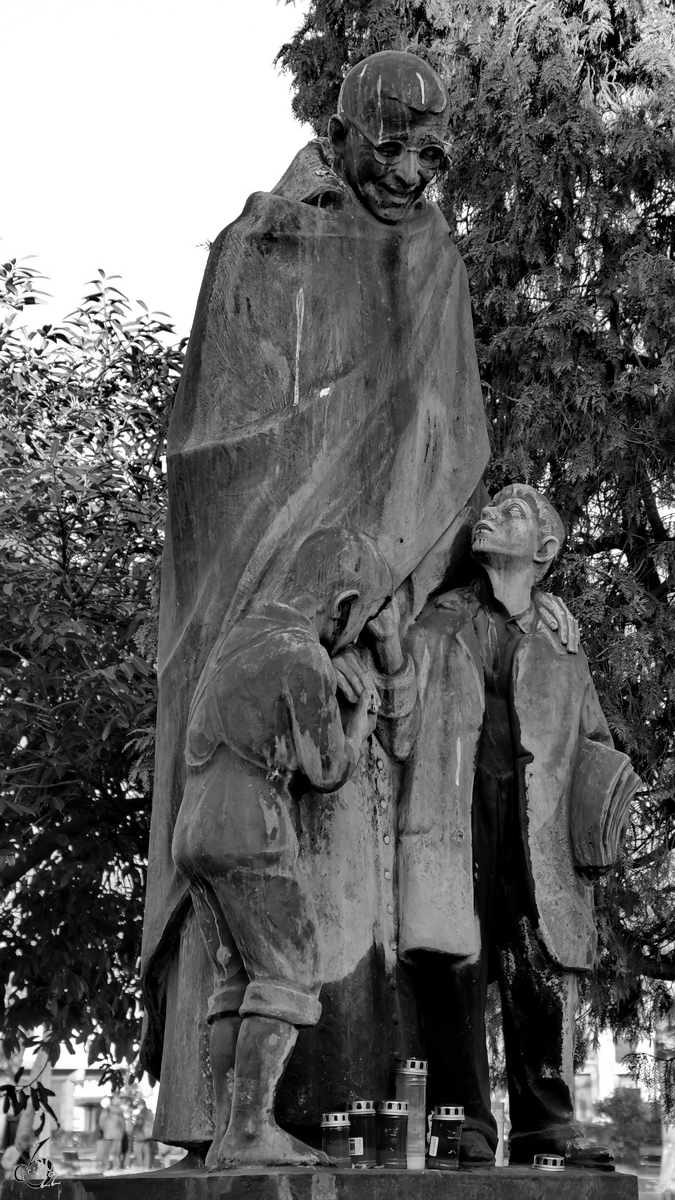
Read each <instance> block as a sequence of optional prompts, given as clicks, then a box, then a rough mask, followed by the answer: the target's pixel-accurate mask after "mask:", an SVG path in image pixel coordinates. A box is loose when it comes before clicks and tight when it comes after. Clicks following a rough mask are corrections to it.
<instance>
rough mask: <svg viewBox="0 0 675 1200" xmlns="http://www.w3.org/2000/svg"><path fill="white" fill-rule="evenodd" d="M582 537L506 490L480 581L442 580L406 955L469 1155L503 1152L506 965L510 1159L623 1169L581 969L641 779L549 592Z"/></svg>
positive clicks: (410, 863)
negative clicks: (594, 1126)
mask: <svg viewBox="0 0 675 1200" xmlns="http://www.w3.org/2000/svg"><path fill="white" fill-rule="evenodd" d="M563 536H564V535H563V526H562V522H561V521H560V518H559V516H558V514H557V513H556V511H555V509H554V508H553V506H552V505H551V503H550V502H549V501H548V500H547V498H546V497H545V496H544V495H542V494H541V493H539V492H537V491H535V490H534V488H532V487H529V486H528V485H527V484H512V485H510V486H509V487H506V488H503V489H502V491H500V492H499V494H498V495H497V496H495V498H494V500H493V501H492V503H491V504H490V505H488V506H487V507H485V508H484V509H483V511H482V513H481V515H480V519H479V520H478V522H477V523H476V525H475V526H474V529H473V534H472V542H471V548H472V554H473V557H474V559H475V560H476V562H477V563H478V564H480V567H481V568H482V570H481V573H480V577H479V578H478V579H477V580H476V582H475V583H474V584H473V585H472V586H471V587H468V588H463V589H457V590H454V591H450V592H447V593H445V594H443V595H441V596H439V598H438V599H437V600H436V601H435V602H434V603H432V604H431V605H430V606H429V608H428V609H427V611H426V612H425V613H424V614H423V615H422V617H421V618H420V619H419V620H418V621H417V623H416V624H415V625H414V626H413V627H412V630H411V632H410V634H409V636H408V642H407V645H408V649H409V650H410V651H411V652H412V655H413V658H414V660H415V663H416V665H417V673H418V679H419V689H420V699H421V725H420V729H419V735H418V737H417V742H416V746H415V750H414V754H413V756H412V758H411V759H410V761H409V765H408V773H407V778H406V780H405V783H404V787H403V794H402V799H401V808H400V842H399V858H398V866H399V877H400V936H399V952H400V954H401V955H402V956H403V957H404V958H405V959H406V960H407V961H408V962H409V963H410V964H411V966H412V974H413V977H414V979H415V988H416V992H417V995H418V998H419V1003H420V1006H421V1009H422V1013H423V1023H424V1035H425V1049H426V1053H427V1055H428V1058H429V1064H430V1066H429V1070H430V1075H429V1100H430V1102H431V1103H432V1104H433V1103H441V1104H442V1103H446V1104H447V1103H453V1104H463V1105H464V1109H465V1113H466V1120H465V1124H464V1129H463V1133H462V1145H461V1151H460V1162H461V1163H462V1164H463V1165H464V1166H479V1167H485V1166H489V1165H491V1164H493V1163H494V1150H495V1147H496V1144H497V1131H496V1125H495V1121H494V1118H493V1117H492V1114H491V1111H490V1086H489V1076H488V1058H487V1049H486V1032H485V1004H486V993H487V986H488V982H489V981H490V980H491V979H496V980H497V982H498V984H499V989H500V994H501V1001H502V1014H503V1029H504V1045H505V1052H506V1067H507V1075H508V1084H509V1099H510V1119H511V1126H512V1129H511V1137H510V1161H511V1162H512V1163H530V1164H531V1162H532V1159H533V1155H534V1154H536V1153H542V1152H546V1153H553V1154H561V1155H563V1156H564V1157H565V1159H566V1161H567V1162H568V1163H570V1164H575V1165H579V1166H584V1167H596V1168H604V1169H612V1167H613V1158H612V1156H611V1154H610V1153H609V1152H608V1151H607V1150H606V1149H605V1148H603V1147H602V1146H598V1145H595V1144H594V1143H591V1142H588V1141H586V1140H584V1138H583V1135H582V1133H581V1132H580V1131H579V1129H578V1128H577V1127H576V1126H575V1125H574V1103H573V1096H574V1090H573V1087H574V1076H573V1066H572V1060H573V1038H574V1008H575V999H576V975H577V973H578V972H582V971H588V970H589V969H590V968H591V967H592V965H593V962H594V958H595V952H596V945H597V934H596V929H595V925H594V920H593V891H592V887H591V886H590V883H589V880H590V879H592V878H593V877H594V876H596V875H597V874H598V873H601V872H603V871H606V870H608V869H609V867H610V866H611V864H612V862H613V861H614V858H615V857H616V851H617V847H618V840H619V836H620V832H621V830H622V828H623V826H624V825H625V821H626V820H627V815H628V804H629V801H630V798H631V797H632V795H633V794H634V792H635V789H636V787H637V786H638V783H639V780H638V779H637V776H635V775H634V773H633V772H632V770H631V768H630V763H629V762H628V759H627V758H626V756H625V755H623V754H620V753H619V752H618V751H616V750H614V748H613V743H612V738H611V735H610V732H609V729H608V727H607V722H606V721H605V718H604V716H603V714H602V710H601V708H600V704H599V701H598V697H597V694H596V691H595V687H594V685H593V681H592V679H591V675H590V671H589V668H588V663H587V661H586V658H585V655H584V653H583V650H581V649H579V648H578V647H577V646H576V645H575V644H574V643H573V642H572V641H571V640H570V641H568V644H567V646H565V645H563V644H562V643H561V640H560V638H559V636H558V634H557V632H554V631H553V630H552V628H551V625H550V622H549V619H548V613H547V611H546V610H545V609H543V608H542V601H543V597H542V594H541V593H540V592H538V590H537V587H536V585H537V583H538V582H539V581H540V579H541V578H542V577H543V575H544V574H545V573H546V571H547V570H548V568H549V567H550V565H551V563H552V562H553V560H554V558H555V557H556V555H557V553H558V551H559V549H560V547H561V544H562V541H563ZM415 719H417V717H415Z"/></svg>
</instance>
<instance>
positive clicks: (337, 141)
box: [328, 113, 348, 158]
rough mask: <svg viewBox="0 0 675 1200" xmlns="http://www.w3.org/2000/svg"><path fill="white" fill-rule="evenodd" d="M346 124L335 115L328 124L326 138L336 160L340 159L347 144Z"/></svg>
mask: <svg viewBox="0 0 675 1200" xmlns="http://www.w3.org/2000/svg"><path fill="white" fill-rule="evenodd" d="M347 132H348V130H347V122H346V121H343V119H342V117H339V116H338V115H337V113H335V114H334V115H333V116H332V117H331V118H330V120H329V122H328V138H329V141H330V144H331V146H332V147H333V153H334V155H335V157H336V158H342V156H343V154H344V152H345V146H346V144H347Z"/></svg>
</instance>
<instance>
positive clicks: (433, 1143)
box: [427, 1104, 464, 1171]
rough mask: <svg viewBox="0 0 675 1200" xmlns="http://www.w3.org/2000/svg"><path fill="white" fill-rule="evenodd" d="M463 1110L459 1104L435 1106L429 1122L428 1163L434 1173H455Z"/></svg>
mask: <svg viewBox="0 0 675 1200" xmlns="http://www.w3.org/2000/svg"><path fill="white" fill-rule="evenodd" d="M463 1122H464V1109H463V1108H462V1106H461V1104H437V1105H436V1108H435V1109H434V1115H433V1119H432V1122H431V1137H430V1138H429V1161H428V1163H427V1166H428V1167H430V1168H431V1169H432V1170H434V1171H456V1170H457V1169H458V1167H459V1144H460V1142H461V1140H462V1124H463Z"/></svg>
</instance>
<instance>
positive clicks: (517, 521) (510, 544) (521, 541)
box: [471, 483, 565, 583]
mask: <svg viewBox="0 0 675 1200" xmlns="http://www.w3.org/2000/svg"><path fill="white" fill-rule="evenodd" d="M564 540H565V530H564V527H563V523H562V521H561V520H560V517H559V516H558V513H557V512H556V510H555V508H554V507H553V505H552V504H551V501H550V500H549V499H548V497H546V496H545V495H544V494H543V493H542V492H538V491H537V490H536V488H533V487H531V486H530V484H528V483H510V484H508V486H507V487H504V488H502V489H501V491H500V492H498V493H497V495H496V496H495V497H494V498H493V500H492V501H491V503H490V504H486V506H485V508H484V509H483V511H482V512H481V514H480V518H479V520H478V521H477V523H476V524H475V525H474V528H473V534H472V538H471V549H472V552H473V556H474V558H476V559H477V560H478V562H483V563H489V562H490V561H492V560H494V559H495V557H497V558H501V559H502V560H504V559H508V560H509V561H510V562H512V563H513V565H514V567H515V566H516V564H517V562H519V561H520V562H522V561H523V560H524V561H526V562H527V563H528V564H531V565H532V567H533V571H534V579H535V582H537V583H538V582H539V581H540V580H541V579H543V577H544V575H545V574H546V572H547V571H548V569H549V567H550V566H551V564H552V562H553V560H554V559H555V558H556V556H557V555H558V553H559V551H560V548H561V546H562V544H563V542H564Z"/></svg>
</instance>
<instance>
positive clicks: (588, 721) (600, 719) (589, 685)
mask: <svg viewBox="0 0 675 1200" xmlns="http://www.w3.org/2000/svg"><path fill="white" fill-rule="evenodd" d="M581 654H582V656H583V659H584V666H585V669H586V671H585V673H586V688H585V690H584V698H583V701H582V705H581V716H580V721H579V733H580V735H581V737H585V738H588V740H589V741H590V742H601V743H602V745H603V746H610V747H612V748H613V747H614V740H613V738H612V735H611V733H610V731H609V725H608V724H607V719H606V717H605V714H604V713H603V711H602V709H601V707H600V701H599V699H598V693H597V692H596V690H595V684H594V683H593V680H592V678H591V673H590V671H589V669H588V663H587V662H586V656H585V655H584V652H583V650H582V651H581Z"/></svg>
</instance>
